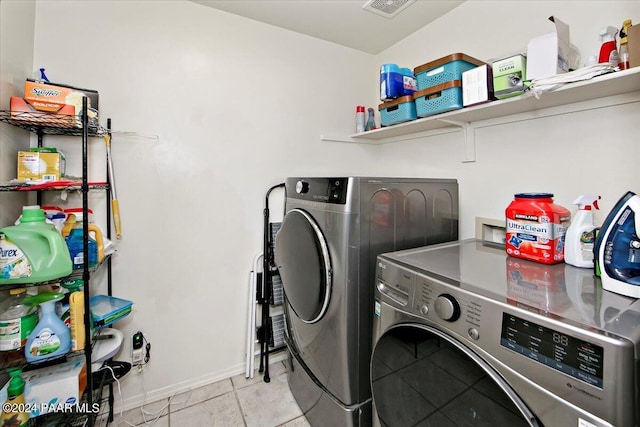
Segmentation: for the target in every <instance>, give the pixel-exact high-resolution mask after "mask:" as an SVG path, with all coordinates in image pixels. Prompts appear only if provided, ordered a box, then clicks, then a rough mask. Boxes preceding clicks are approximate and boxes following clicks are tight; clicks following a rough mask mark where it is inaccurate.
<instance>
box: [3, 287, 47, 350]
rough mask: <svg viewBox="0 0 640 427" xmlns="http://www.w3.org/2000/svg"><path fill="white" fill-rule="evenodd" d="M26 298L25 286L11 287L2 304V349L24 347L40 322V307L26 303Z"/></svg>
mask: <svg viewBox="0 0 640 427" xmlns="http://www.w3.org/2000/svg"><path fill="white" fill-rule="evenodd" d="M25 298H27V290H26V289H25V288H17V289H11V290H10V291H9V297H8V298H6V299H5V300H3V301H2V303H1V304H0V351H15V350H20V349H21V348H23V347H24V345H25V344H26V342H27V338H28V337H29V334H30V333H31V331H33V328H35V326H36V324H37V323H38V307H37V306H32V305H27V304H25V303H24V300H25Z"/></svg>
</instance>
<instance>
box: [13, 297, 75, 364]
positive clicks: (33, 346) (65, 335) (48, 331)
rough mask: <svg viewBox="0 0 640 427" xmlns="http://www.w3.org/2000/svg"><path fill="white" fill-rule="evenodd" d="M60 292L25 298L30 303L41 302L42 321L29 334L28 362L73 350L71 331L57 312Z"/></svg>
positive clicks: (25, 350)
mask: <svg viewBox="0 0 640 427" xmlns="http://www.w3.org/2000/svg"><path fill="white" fill-rule="evenodd" d="M62 298H64V294H61V293H59V292H45V293H42V294H38V295H33V296H31V297H28V298H25V300H24V303H25V304H29V305H36V304H40V321H39V322H38V324H37V325H36V327H35V328H34V329H33V332H31V335H29V339H27V344H26V345H25V349H24V354H25V357H26V359H27V362H29V363H33V362H41V361H43V360H48V359H53V358H56V357H59V356H63V355H65V354H67V353H68V352H69V351H70V350H71V332H70V331H69V328H68V327H67V325H65V324H64V322H63V321H62V320H60V318H59V317H58V315H57V314H56V301H60V300H61V299H62Z"/></svg>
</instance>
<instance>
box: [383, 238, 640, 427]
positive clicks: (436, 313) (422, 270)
mask: <svg viewBox="0 0 640 427" xmlns="http://www.w3.org/2000/svg"><path fill="white" fill-rule="evenodd" d="M374 304H375V309H374V310H375V311H374V321H373V327H374V332H373V333H374V343H375V344H374V349H373V353H372V358H371V383H372V390H373V404H374V411H373V412H374V417H373V419H374V425H382V426H390V427H391V426H402V427H408V426H418V425H419V426H438V427H446V426H510V427H513V426H546V427H567V426H569V427H570V426H573V427H593V426H598V427H601V426H618V427H622V426H638V425H639V424H640V417H639V408H640V402H639V395H638V390H639V383H640V374H639V369H638V368H639V366H640V362H639V358H638V353H639V349H640V346H639V342H640V301H638V300H636V299H633V298H627V297H624V296H621V295H618V294H615V293H611V292H608V291H603V289H602V285H601V283H600V279H599V278H597V277H595V276H594V275H593V272H592V270H591V269H581V268H576V267H572V266H570V265H566V264H564V263H563V264H557V265H543V264H537V263H534V262H531V261H525V260H521V259H516V258H511V257H508V256H507V255H506V254H505V251H504V247H503V246H502V247H500V246H495V245H492V244H487V243H483V242H481V241H477V240H463V241H458V242H455V243H449V244H446V243H445V244H441V245H435V246H431V247H429V248H419V249H414V250H407V251H399V252H396V253H388V254H382V255H380V256H379V257H378V265H377V272H376V290H375V303H374Z"/></svg>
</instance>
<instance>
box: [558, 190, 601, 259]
mask: <svg viewBox="0 0 640 427" xmlns="http://www.w3.org/2000/svg"><path fill="white" fill-rule="evenodd" d="M599 199H600V196H584V195H583V196H580V197H578V198H577V199H576V200H574V201H573V204H574V205H578V212H576V214H575V216H574V218H573V221H571V224H570V225H569V228H568V229H567V234H566V236H565V246H564V262H566V263H567V264H570V265H573V266H575V267H583V268H593V245H594V244H595V241H596V232H595V228H596V226H595V225H594V224H593V211H592V210H591V209H592V207H593V208H595V209H598V200H599Z"/></svg>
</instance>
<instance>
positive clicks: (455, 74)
mask: <svg viewBox="0 0 640 427" xmlns="http://www.w3.org/2000/svg"><path fill="white" fill-rule="evenodd" d="M480 65H485V63H484V62H482V61H480V60H478V59H475V58H472V57H471V56H469V55H466V54H464V53H454V54H452V55H447V56H445V57H442V58H440V59H436V60H435V61H431V62H427V63H426V64H423V65H420V66H418V67H416V68H414V70H413V74H414V75H415V76H416V81H417V85H418V90H419V91H420V90H424V89H427V88H429V87H431V86H435V85H439V84H442V83H445V82H449V81H451V80H462V73H463V72H465V71H467V70H470V69H472V68H475V67H478V66H480Z"/></svg>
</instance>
